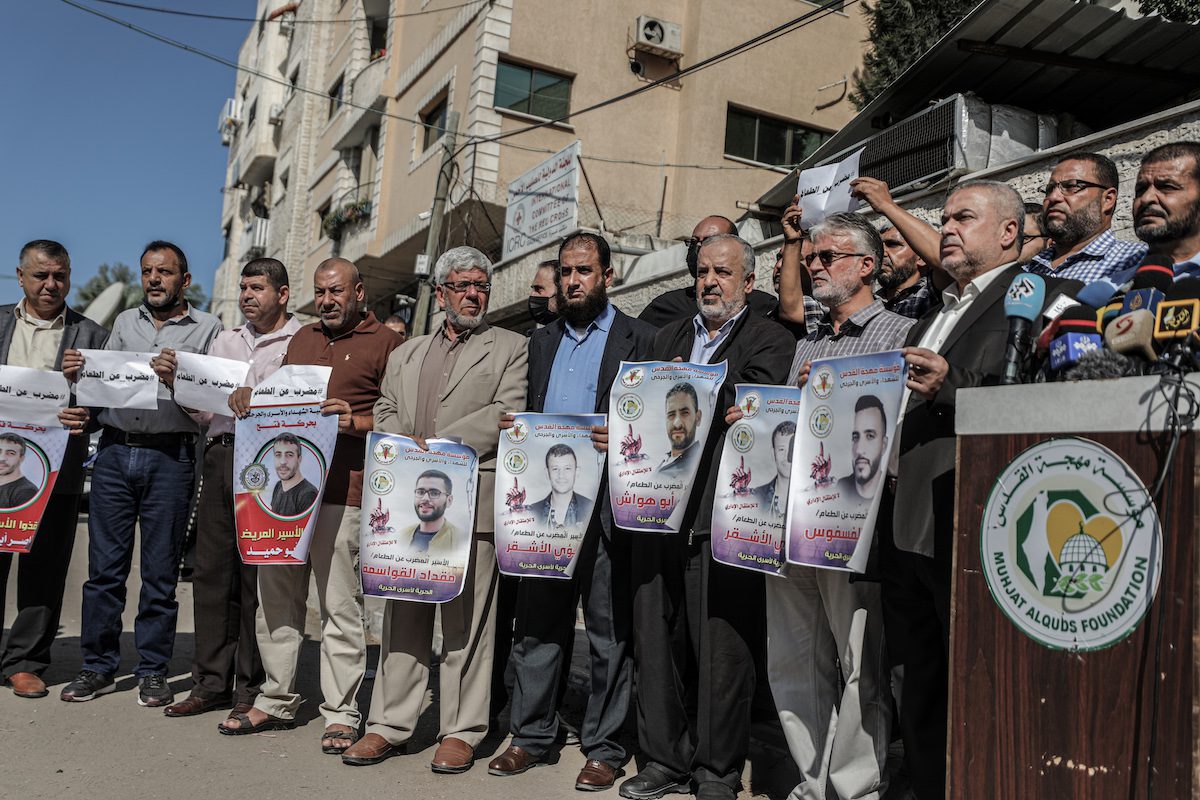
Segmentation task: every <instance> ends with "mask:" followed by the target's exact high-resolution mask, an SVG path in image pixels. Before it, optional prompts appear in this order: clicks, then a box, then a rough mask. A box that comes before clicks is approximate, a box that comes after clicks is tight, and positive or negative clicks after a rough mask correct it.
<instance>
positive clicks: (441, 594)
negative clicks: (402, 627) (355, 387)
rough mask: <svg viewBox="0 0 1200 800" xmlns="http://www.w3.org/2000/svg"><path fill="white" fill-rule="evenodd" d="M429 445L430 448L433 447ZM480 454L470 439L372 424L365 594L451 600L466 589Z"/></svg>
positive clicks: (362, 557)
mask: <svg viewBox="0 0 1200 800" xmlns="http://www.w3.org/2000/svg"><path fill="white" fill-rule="evenodd" d="M426 448H428V449H426ZM478 482H479V457H478V455H477V454H476V453H475V451H474V450H473V449H472V448H470V447H468V446H467V445H465V444H460V443H458V442H455V441H451V440H449V439H430V440H428V441H427V442H425V448H423V447H421V445H420V444H419V443H418V442H417V441H416V440H415V439H412V438H410V437H408V436H401V435H399V434H392V433H379V432H378V431H371V433H370V434H368V435H367V455H366V467H365V468H364V470H363V495H362V540H361V543H360V547H359V562H360V564H361V567H360V569H361V572H362V585H363V594H367V595H371V596H373V597H384V598H387V599H389V600H415V601H418V602H422V603H445V602H446V601H448V600H453V599H454V598H456V597H458V596H459V594H461V593H462V590H463V582H464V579H465V576H466V573H467V565H468V563H469V562H470V560H471V551H472V548H473V547H474V542H473V537H474V531H475V495H476V491H477V489H478Z"/></svg>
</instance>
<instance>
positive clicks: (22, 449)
mask: <svg viewBox="0 0 1200 800" xmlns="http://www.w3.org/2000/svg"><path fill="white" fill-rule="evenodd" d="M70 397H71V390H70V387H69V386H68V385H67V379H66V378H64V377H63V374H62V373H61V372H50V371H48V370H42V369H30V368H28V367H13V366H7V365H4V366H0V408H3V411H0V553H28V552H29V549H30V548H31V547H32V546H33V538H34V536H35V535H37V530H38V526H39V525H40V524H41V520H42V514H43V513H44V512H45V510H46V505H47V503H49V501H50V493H51V492H53V491H54V484H55V482H56V481H57V480H58V470H59V468H60V467H61V466H62V460H63V454H64V453H65V452H66V449H67V440H68V438H69V436H70V434H69V433H68V432H67V430H66V429H65V428H63V427H62V425H60V424H59V423H58V412H59V410H60V409H63V408H66V407H67V403H68V401H69V400H70Z"/></svg>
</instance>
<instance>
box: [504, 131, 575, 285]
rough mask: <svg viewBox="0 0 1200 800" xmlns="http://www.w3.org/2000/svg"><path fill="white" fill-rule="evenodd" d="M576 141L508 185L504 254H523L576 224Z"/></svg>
mask: <svg viewBox="0 0 1200 800" xmlns="http://www.w3.org/2000/svg"><path fill="white" fill-rule="evenodd" d="M579 144H580V143H579V140H576V141H574V142H572V143H571V144H570V145H568V146H567V147H566V148H564V149H563V150H560V151H559V152H557V153H555V154H554V155H552V156H551V157H550V158H548V159H546V160H545V161H543V162H542V163H541V164H538V165H537V166H536V167H534V168H533V169H531V170H529V171H528V172H526V173H525V174H524V175H522V176H521V177H519V178H517V179H516V180H515V181H513V182H512V183H510V184H509V185H508V208H507V209H506V211H505V213H504V255H503V258H504V260H505V261H507V260H508V259H510V258H516V257H517V256H521V255H524V254H525V253H527V252H529V251H530V250H533V249H535V248H537V247H538V246H539V245H541V244H544V243H545V242H548V241H551V240H553V239H555V238H558V237H559V236H563V235H565V234H567V233H569V232H570V231H572V230H574V229H575V228H577V227H579Z"/></svg>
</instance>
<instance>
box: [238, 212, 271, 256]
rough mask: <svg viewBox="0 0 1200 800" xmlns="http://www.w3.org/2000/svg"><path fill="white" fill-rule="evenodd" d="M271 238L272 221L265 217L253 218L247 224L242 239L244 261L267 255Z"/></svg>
mask: <svg viewBox="0 0 1200 800" xmlns="http://www.w3.org/2000/svg"><path fill="white" fill-rule="evenodd" d="M270 236H271V220H269V219H266V218H265V217H251V218H250V220H249V221H248V222H247V223H246V230H245V234H244V236H243V237H242V261H243V262H246V261H249V260H250V259H253V258H261V257H262V256H263V255H265V254H266V252H267V242H268V240H269V238H270Z"/></svg>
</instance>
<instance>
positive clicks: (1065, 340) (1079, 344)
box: [1050, 333, 1104, 372]
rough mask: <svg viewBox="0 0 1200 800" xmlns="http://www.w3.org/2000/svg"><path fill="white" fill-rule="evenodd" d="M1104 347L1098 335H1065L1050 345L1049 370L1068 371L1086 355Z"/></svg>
mask: <svg viewBox="0 0 1200 800" xmlns="http://www.w3.org/2000/svg"><path fill="white" fill-rule="evenodd" d="M1103 346H1104V340H1103V339H1101V338H1100V334H1098V333H1067V334H1063V335H1062V336H1059V337H1058V338H1057V339H1055V340H1054V343H1053V344H1051V345H1050V369H1051V370H1053V371H1054V372H1059V371H1061V370H1064V369H1070V368H1071V367H1073V366H1075V365H1076V364H1078V363H1079V359H1081V358H1083V357H1084V356H1085V355H1087V354H1088V353H1094V352H1095V351H1097V350H1099V349H1100V348H1101V347H1103Z"/></svg>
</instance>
